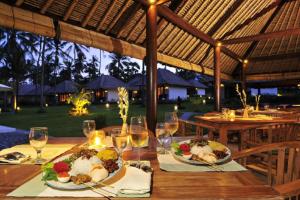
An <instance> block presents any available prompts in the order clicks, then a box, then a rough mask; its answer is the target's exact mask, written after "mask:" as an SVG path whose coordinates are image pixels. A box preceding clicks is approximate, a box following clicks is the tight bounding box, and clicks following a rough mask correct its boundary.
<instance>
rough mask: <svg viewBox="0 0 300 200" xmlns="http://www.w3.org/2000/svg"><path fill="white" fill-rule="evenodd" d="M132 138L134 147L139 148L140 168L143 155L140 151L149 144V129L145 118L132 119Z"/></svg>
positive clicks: (130, 129) (130, 130)
mask: <svg viewBox="0 0 300 200" xmlns="http://www.w3.org/2000/svg"><path fill="white" fill-rule="evenodd" d="M129 132H130V138H131V143H132V146H133V147H137V148H138V163H137V165H138V166H140V161H141V153H140V149H141V147H143V146H144V145H145V144H147V142H148V129H147V122H146V118H145V117H143V116H139V117H131V120H130V128H129Z"/></svg>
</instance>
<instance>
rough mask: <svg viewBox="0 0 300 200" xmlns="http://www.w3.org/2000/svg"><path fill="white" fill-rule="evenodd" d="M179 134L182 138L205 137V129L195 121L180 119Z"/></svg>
mask: <svg viewBox="0 0 300 200" xmlns="http://www.w3.org/2000/svg"><path fill="white" fill-rule="evenodd" d="M178 122H179V127H178V133H179V134H180V135H181V136H192V135H194V136H199V137H203V134H204V133H203V127H201V125H200V124H198V123H197V122H194V121H188V120H182V119H179V120H178Z"/></svg>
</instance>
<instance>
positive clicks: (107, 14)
mask: <svg viewBox="0 0 300 200" xmlns="http://www.w3.org/2000/svg"><path fill="white" fill-rule="evenodd" d="M116 2H117V1H115V0H111V3H110V5H109V8H108V10H107V12H106V13H105V14H104V17H103V18H102V19H101V20H100V22H99V24H98V26H97V29H96V30H97V31H99V30H100V29H101V27H102V26H103V24H104V22H105V21H106V19H107V17H108V16H109V15H110V14H111V12H112V10H113V8H114V6H115V4H116Z"/></svg>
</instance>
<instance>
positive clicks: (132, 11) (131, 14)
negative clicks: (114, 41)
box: [117, 3, 142, 38]
mask: <svg viewBox="0 0 300 200" xmlns="http://www.w3.org/2000/svg"><path fill="white" fill-rule="evenodd" d="M131 6H132V7H131V9H130V8H128V10H130V12H127V14H128V15H127V18H126V19H125V21H124V23H122V24H120V27H119V30H118V33H117V38H120V36H121V35H122V33H123V31H124V28H126V27H127V25H128V24H129V23H130V22H131V20H132V19H133V17H134V16H135V14H136V12H137V11H138V10H139V9H141V7H142V5H141V4H140V3H136V4H132V5H131Z"/></svg>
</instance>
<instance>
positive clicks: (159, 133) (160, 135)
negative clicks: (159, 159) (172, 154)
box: [155, 123, 170, 154]
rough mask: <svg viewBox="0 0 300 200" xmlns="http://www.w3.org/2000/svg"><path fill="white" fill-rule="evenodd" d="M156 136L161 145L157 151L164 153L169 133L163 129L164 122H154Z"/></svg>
mask: <svg viewBox="0 0 300 200" xmlns="http://www.w3.org/2000/svg"><path fill="white" fill-rule="evenodd" d="M155 133H156V138H157V140H158V142H159V144H160V146H161V147H162V149H160V151H158V152H159V153H160V154H165V153H166V143H167V142H168V138H169V136H170V135H169V134H168V132H167V131H166V129H165V124H164V123H157V124H156V131H155Z"/></svg>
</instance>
